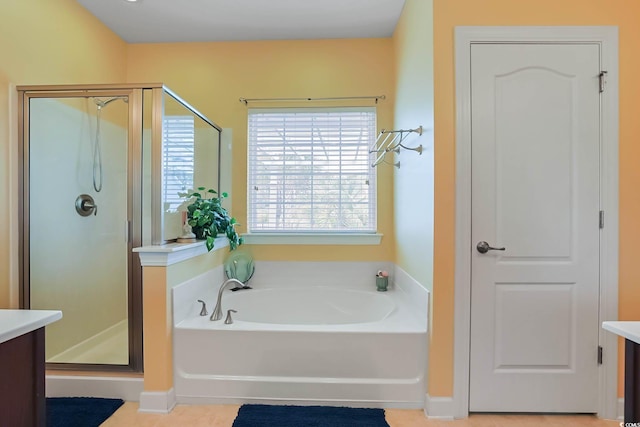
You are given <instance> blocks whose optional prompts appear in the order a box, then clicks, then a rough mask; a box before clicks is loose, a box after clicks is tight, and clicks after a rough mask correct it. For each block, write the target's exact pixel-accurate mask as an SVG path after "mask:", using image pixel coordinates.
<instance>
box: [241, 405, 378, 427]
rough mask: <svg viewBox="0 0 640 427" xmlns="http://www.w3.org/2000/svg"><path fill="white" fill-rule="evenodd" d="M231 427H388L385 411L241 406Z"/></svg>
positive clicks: (315, 407) (327, 407) (317, 407)
mask: <svg viewBox="0 0 640 427" xmlns="http://www.w3.org/2000/svg"><path fill="white" fill-rule="evenodd" d="M233 427H389V424H387V421H386V420H385V418H384V409H362V408H343V407H339V408H338V407H332V406H273V405H242V406H241V407H240V410H239V411H238V416H237V417H236V419H235V421H234V422H233Z"/></svg>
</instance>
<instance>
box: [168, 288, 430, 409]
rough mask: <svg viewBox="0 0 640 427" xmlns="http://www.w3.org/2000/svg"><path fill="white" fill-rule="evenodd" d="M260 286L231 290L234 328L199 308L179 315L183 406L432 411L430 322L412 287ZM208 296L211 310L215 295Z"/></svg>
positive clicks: (225, 302)
mask: <svg viewBox="0 0 640 427" xmlns="http://www.w3.org/2000/svg"><path fill="white" fill-rule="evenodd" d="M254 287H255V289H253V290H247V291H239V292H235V293H232V292H230V291H225V293H224V296H223V299H222V307H223V309H224V313H225V315H226V310H228V309H234V310H237V311H238V312H237V313H235V314H233V318H234V323H233V324H231V325H225V324H224V322H223V320H220V321H217V322H212V321H210V320H209V316H202V317H201V316H199V315H198V314H199V305H198V304H193V305H191V304H189V306H190V309H189V313H187V314H186V315H185V317H184V319H183V320H182V319H181V318H178V319H176V320H177V323H176V324H175V325H174V389H175V393H176V398H177V401H178V402H179V403H191V404H197V403H281V404H325V405H327V404H328V405H338V406H343V405H348V406H367V407H399V408H422V407H423V402H424V395H425V391H426V386H425V380H424V375H425V372H424V371H425V366H426V348H427V328H426V321H425V318H424V317H423V316H420V315H416V313H415V311H414V310H415V309H414V308H413V307H410V304H409V303H408V301H411V297H410V296H408V295H407V294H406V293H405V292H403V291H402V290H400V289H398V288H397V287H396V288H395V289H391V290H389V291H388V292H377V291H376V290H375V288H373V289H371V290H364V289H349V288H348V286H344V285H343V286H340V287H336V286H334V287H328V286H301V285H297V286H295V287H292V286H289V287H287V286H277V287H273V288H266V287H262V286H260V285H258V286H255V285H254ZM345 288H346V289H345ZM204 298H205V301H207V305H208V308H209V313H211V311H212V310H213V304H214V303H215V293H213V292H211V293H209V294H208V295H207V296H206V297H204ZM174 300H175V299H174ZM425 310H426V307H425Z"/></svg>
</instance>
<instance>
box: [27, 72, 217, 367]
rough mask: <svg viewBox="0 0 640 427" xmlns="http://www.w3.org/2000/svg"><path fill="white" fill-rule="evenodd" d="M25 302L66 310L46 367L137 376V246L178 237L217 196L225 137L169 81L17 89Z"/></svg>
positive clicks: (52, 333) (50, 336)
mask: <svg viewBox="0 0 640 427" xmlns="http://www.w3.org/2000/svg"><path fill="white" fill-rule="evenodd" d="M18 92H19V95H20V96H19V102H20V114H19V121H20V123H19V132H20V135H19V138H20V141H19V142H20V144H19V156H20V178H21V180H20V183H19V185H20V195H21V203H20V215H19V218H20V252H21V254H20V255H21V256H20V303H21V307H22V308H30V309H56V310H62V312H63V318H62V320H61V321H59V322H56V323H55V324H52V325H50V326H49V327H48V328H47V329H46V349H45V358H46V361H47V367H48V368H53V369H56V368H57V369H74V370H78V369H80V370H82V369H85V370H115V371H134V372H140V371H142V369H143V366H142V360H143V348H142V334H143V326H144V325H143V324H142V311H143V309H144V308H143V306H142V289H141V283H142V280H141V276H142V270H141V267H140V263H139V260H138V256H137V254H134V253H133V252H132V249H133V248H134V247H139V246H147V245H152V244H164V243H167V242H171V241H174V240H175V239H176V238H177V237H179V236H180V235H181V234H182V226H183V223H184V218H185V214H184V210H185V207H186V205H187V204H188V202H187V200H186V199H185V197H184V195H185V194H186V193H188V192H189V191H190V190H192V189H193V188H197V187H199V186H205V187H207V188H218V183H219V179H220V177H219V158H220V132H221V128H220V127H218V126H217V125H216V124H215V123H213V122H212V121H210V120H209V119H207V118H206V117H205V116H204V115H203V114H201V113H200V112H199V111H198V110H196V109H195V108H194V107H192V106H191V105H189V104H188V103H187V102H186V101H184V100H183V99H182V98H180V97H179V96H178V95H177V94H175V93H174V92H172V91H171V90H169V89H168V88H167V87H165V86H164V85H162V84H141V85H90V86H86V85H85V86H76V85H74V86H69V85H65V86H21V87H18Z"/></svg>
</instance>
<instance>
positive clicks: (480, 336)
mask: <svg viewBox="0 0 640 427" xmlns="http://www.w3.org/2000/svg"><path fill="white" fill-rule="evenodd" d="M599 55H600V52H599V47H598V45H595V44H594V45H587V44H580V45H556V44H546V45H535V44H521V45H518V44H475V45H472V49H471V64H472V66H471V76H472V77H471V86H472V89H471V96H472V106H471V108H472V242H474V245H475V244H476V243H477V242H479V241H487V242H488V243H489V244H490V245H491V246H495V247H505V248H506V249H505V250H504V251H489V252H487V253H485V254H481V253H479V252H478V251H477V250H475V248H473V252H472V283H471V300H472V302H471V305H472V309H471V362H470V401H469V408H470V410H471V411H506V412H508V411H516V412H595V411H596V410H597V373H598V368H597V359H596V355H597V346H598V295H599V282H598V274H599V258H598V251H599V248H598V245H599V228H598V212H599V144H600V127H599V126H600V105H599V90H598V74H599V62H600V58H599Z"/></svg>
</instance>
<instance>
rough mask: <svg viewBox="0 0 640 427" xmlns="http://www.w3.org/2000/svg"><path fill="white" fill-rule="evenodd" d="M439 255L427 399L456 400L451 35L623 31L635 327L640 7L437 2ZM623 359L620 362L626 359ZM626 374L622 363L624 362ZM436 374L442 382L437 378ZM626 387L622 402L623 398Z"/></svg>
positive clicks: (627, 282) (624, 289) (626, 268)
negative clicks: (469, 30) (461, 31)
mask: <svg viewBox="0 0 640 427" xmlns="http://www.w3.org/2000/svg"><path fill="white" fill-rule="evenodd" d="M433 21H434V39H435V57H434V63H435V68H434V73H435V80H434V84H435V129H436V131H435V243H434V246H435V252H434V295H433V297H434V302H433V305H434V307H436V309H437V311H436V312H435V313H434V321H433V328H434V332H433V339H432V341H431V353H430V354H431V364H430V369H429V372H430V375H431V376H430V382H429V394H430V395H431V396H451V395H452V394H453V367H452V363H451V361H452V360H453V306H454V297H453V286H454V238H455V232H454V231H455V227H454V226H455V205H454V198H455V193H454V189H455V148H454V143H455V98H454V96H455V93H454V59H453V55H454V45H453V29H454V27H455V26H459V25H617V26H619V30H620V263H619V273H620V280H619V289H620V297H619V301H620V311H619V318H620V319H621V320H631V319H635V320H637V319H638V318H639V316H638V309H637V304H638V302H640V286H638V283H640V266H639V265H638V262H637V248H636V246H637V245H636V242H637V241H638V240H640V225H639V224H640V222H639V221H638V218H640V197H638V193H637V191H638V190H637V187H638V184H639V183H640V168H638V167H637V163H638V159H640V145H638V140H640V120H638V118H637V116H638V108H637V100H638V99H639V98H640V80H638V78H637V72H638V70H639V69H640V56H638V48H639V45H640V3H638V2H635V1H628V0H615V1H608V2H603V1H600V0H562V1H557V0H519V1H513V0H483V1H477V0H434V19H433ZM620 356H622V355H620ZM620 365H621V366H622V357H621V358H620ZM436 373H438V375H437V376H436V375H435V374H436ZM621 383H622V382H621V381H620V382H619V395H622V388H621V387H622V386H621Z"/></svg>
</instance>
